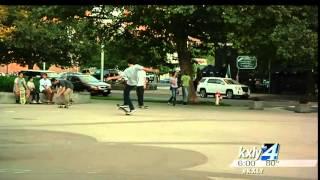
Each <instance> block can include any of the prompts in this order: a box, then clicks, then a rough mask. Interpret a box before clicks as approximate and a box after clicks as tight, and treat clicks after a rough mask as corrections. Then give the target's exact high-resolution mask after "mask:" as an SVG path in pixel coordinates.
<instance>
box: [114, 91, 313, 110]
mask: <svg viewBox="0 0 320 180" xmlns="http://www.w3.org/2000/svg"><path fill="white" fill-rule="evenodd" d="M167 88H168V87H162V88H160V89H158V90H147V91H145V99H146V100H158V101H167V100H168V99H169V97H170V91H169V90H168V89H167ZM122 94H123V91H122V90H112V94H111V95H110V97H117V98H122V96H123V95H122ZM131 96H132V99H134V100H136V99H137V96H136V94H135V92H132V93H131ZM254 97H259V98H261V99H262V100H263V101H264V105H265V107H289V106H295V105H297V104H298V101H299V96H285V95H274V94H252V95H251V97H250V98H249V99H240V98H235V99H226V98H223V100H222V102H223V103H225V104H229V105H233V106H249V104H250V103H252V98H254ZM177 100H178V101H182V93H181V90H180V94H179V95H178V97H177ZM198 101H201V102H212V103H213V102H214V101H215V99H214V97H213V96H208V97H207V98H201V97H198ZM310 104H311V105H312V106H313V107H314V110H315V111H317V109H318V102H310Z"/></svg>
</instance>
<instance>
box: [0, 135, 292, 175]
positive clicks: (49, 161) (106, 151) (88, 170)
mask: <svg viewBox="0 0 320 180" xmlns="http://www.w3.org/2000/svg"><path fill="white" fill-rule="evenodd" d="M106 133H108V132H107V130H106ZM206 162H207V157H206V156H204V155H203V154H201V153H199V152H194V151H190V150H183V149H174V148H162V147H152V146H145V145H143V146H142V145H133V144H128V143H102V142H97V141H96V140H95V139H94V138H91V137H88V136H84V135H78V134H72V133H65V132H54V131H40V130H1V131H0V179H6V180H11V179H15V180H20V179H21V180H22V179H23V180H29V179H30V180H31V179H32V180H37V179H50V180H51V179H55V180H62V179H81V180H82V179H86V180H91V179H92V180H100V179H104V180H108V179H110V180H120V179H121V180H124V179H128V180H136V179H139V180H140V179H141V180H175V179H177V180H178V179H179V180H200V179H201V180H202V179H212V178H209V177H226V178H231V179H232V178H239V177H241V178H244V179H254V177H255V176H244V175H240V174H230V173H212V172H201V171H192V170H184V169H186V168H191V167H194V166H197V165H201V164H204V163H206ZM257 179H279V180H282V179H283V180H285V179H295V178H283V177H263V176H259V177H257Z"/></svg>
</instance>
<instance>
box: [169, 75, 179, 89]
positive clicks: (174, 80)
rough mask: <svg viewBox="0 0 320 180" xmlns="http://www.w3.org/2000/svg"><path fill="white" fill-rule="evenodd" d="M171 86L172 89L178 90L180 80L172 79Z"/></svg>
mask: <svg viewBox="0 0 320 180" xmlns="http://www.w3.org/2000/svg"><path fill="white" fill-rule="evenodd" d="M170 86H171V87H172V88H178V78H174V77H170Z"/></svg>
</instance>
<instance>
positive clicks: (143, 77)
mask: <svg viewBox="0 0 320 180" xmlns="http://www.w3.org/2000/svg"><path fill="white" fill-rule="evenodd" d="M137 78H138V82H137V87H136V92H137V97H138V105H139V108H144V109H147V108H148V106H145V105H144V99H143V97H144V90H145V89H146V87H147V74H146V72H145V71H144V70H140V71H138V75H137Z"/></svg>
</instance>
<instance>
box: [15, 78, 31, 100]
mask: <svg viewBox="0 0 320 180" xmlns="http://www.w3.org/2000/svg"><path fill="white" fill-rule="evenodd" d="M27 90H28V87H27V84H26V80H25V79H24V78H23V73H22V72H19V74H18V77H17V78H16V79H15V80H14V86H13V92H14V94H15V96H16V103H19V102H20V103H21V104H25V103H26V98H27V97H26V96H27Z"/></svg>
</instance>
